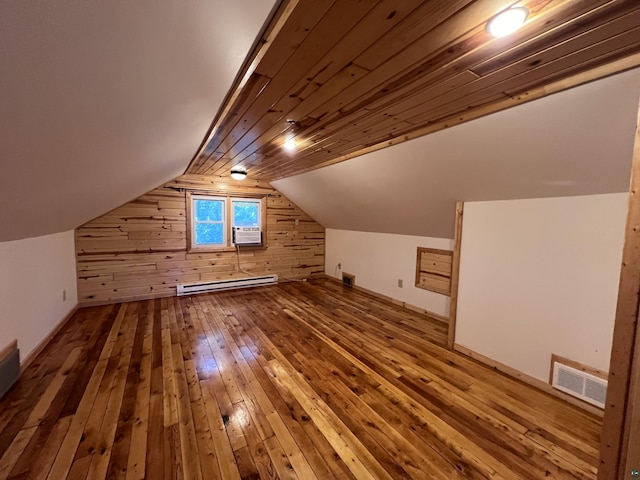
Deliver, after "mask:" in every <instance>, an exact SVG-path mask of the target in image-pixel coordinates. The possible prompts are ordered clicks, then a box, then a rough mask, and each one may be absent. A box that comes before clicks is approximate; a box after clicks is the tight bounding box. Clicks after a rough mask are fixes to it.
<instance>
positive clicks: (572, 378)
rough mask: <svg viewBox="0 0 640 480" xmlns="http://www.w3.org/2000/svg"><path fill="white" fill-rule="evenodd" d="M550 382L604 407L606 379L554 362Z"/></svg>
mask: <svg viewBox="0 0 640 480" xmlns="http://www.w3.org/2000/svg"><path fill="white" fill-rule="evenodd" d="M551 384H552V385H553V387H554V388H557V389H558V390H560V391H562V392H565V393H568V394H569V395H573V396H574V397H577V398H579V399H580V400H584V401H585V402H588V403H590V404H592V405H595V406H597V407H600V408H604V405H605V400H606V399H607V381H606V380H604V379H602V378H599V377H596V376H595V375H591V374H590V373H587V372H583V371H581V370H578V369H575V368H572V367H570V366H568V365H564V364H562V363H560V362H555V363H554V364H553V381H552V383H551Z"/></svg>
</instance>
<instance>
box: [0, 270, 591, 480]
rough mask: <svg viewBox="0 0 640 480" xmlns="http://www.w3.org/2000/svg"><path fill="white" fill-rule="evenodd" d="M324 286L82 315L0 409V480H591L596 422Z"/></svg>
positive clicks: (404, 314) (430, 330)
mask: <svg viewBox="0 0 640 480" xmlns="http://www.w3.org/2000/svg"><path fill="white" fill-rule="evenodd" d="M445 340H446V325H445V324H444V323H443V322H441V321H439V320H434V319H431V318H429V317H427V316H425V315H421V314H419V313H416V312H413V311H409V310H407V309H403V308H401V307H399V306H397V305H394V304H391V303H389V302H386V301H384V300H381V299H379V298H375V297H372V296H370V295H368V294H366V293H363V292H359V291H354V290H350V289H345V288H344V287H342V286H341V285H340V284H338V283H336V282H333V281H331V280H328V279H314V280H312V281H310V282H292V283H286V284H281V285H278V286H271V287H261V288H257V289H246V290H235V291H227V292H218V293H215V294H202V295H195V296H190V297H179V298H162V299H155V300H148V301H139V302H132V303H127V304H117V305H111V306H104V307H90V308H86V309H80V310H79V311H78V312H76V313H75V315H74V316H73V317H72V318H71V319H70V320H69V322H68V324H67V325H66V326H65V328H63V329H62V330H61V331H60V332H59V333H58V335H57V336H56V337H54V339H53V340H52V342H51V344H50V345H49V346H48V347H47V348H45V349H44V350H43V352H42V353H41V355H40V356H39V357H38V358H36V359H35V360H34V362H33V363H32V366H31V367H30V368H29V369H28V370H27V371H26V372H24V375H23V377H22V378H21V379H20V380H19V382H18V384H17V385H16V386H15V387H14V388H13V389H12V390H11V391H10V392H9V393H8V394H7V395H6V396H5V398H4V399H2V400H0V480H3V479H11V480H18V479H23V478H37V479H45V478H46V479H48V480H64V479H82V480H84V479H91V480H102V479H106V478H110V479H111V478H114V479H115V478H121V479H128V480H142V479H145V478H149V479H154V480H155V479H188V480H192V479H196V480H197V479H218V478H219V479H224V480H227V479H228V480H253V479H259V478H260V479H304V480H307V479H314V478H318V479H320V478H322V479H325V478H327V479H330V478H336V479H366V478H371V479H374V478H375V479H380V478H386V479H391V478H393V479H396V478H407V479H408V478H429V479H431V478H433V479H442V480H445V479H447V480H448V479H462V478H465V479H467V478H468V479H486V478H507V479H511V478H513V479H516V478H525V479H529V478H530V479H539V478H555V479H567V480H570V479H595V478H596V475H597V467H598V458H597V456H598V445H599V435H600V429H601V420H600V419H599V418H598V417H596V416H594V415H592V414H590V413H587V412H585V411H583V410H580V409H579V408H577V407H575V406H572V405H570V404H567V403H565V402H563V401H561V400H560V399H557V398H555V397H552V396H550V395H548V394H546V393H544V392H541V391H538V390H535V389H534V388H532V387H530V386H528V385H525V384H523V383H522V382H520V381H518V380H515V379H512V378H509V377H507V376H505V375H503V374H501V373H499V372H496V371H494V370H492V369H489V368H487V367H485V366H484V365H482V364H480V363H478V362H477V361H475V360H473V359H470V358H468V357H464V356H461V355H459V354H458V353H455V352H451V351H449V350H447V349H445V348H444V343H445Z"/></svg>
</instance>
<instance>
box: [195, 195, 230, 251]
mask: <svg viewBox="0 0 640 480" xmlns="http://www.w3.org/2000/svg"><path fill="white" fill-rule="evenodd" d="M196 200H214V201H220V202H222V222H199V221H197V220H196V214H195V211H196ZM227 212H228V203H227V197H220V196H213V195H191V218H190V219H189V220H190V223H191V225H189V228H190V229H191V248H192V249H194V250H197V249H219V248H226V247H227V246H228V244H227V242H228V238H227V237H228V236H227V230H228V228H227V222H228V220H227ZM198 223H212V224H214V223H222V243H221V244H218V243H204V244H197V243H196V228H195V227H196V225H197V224H198Z"/></svg>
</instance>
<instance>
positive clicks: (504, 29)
mask: <svg viewBox="0 0 640 480" xmlns="http://www.w3.org/2000/svg"><path fill="white" fill-rule="evenodd" d="M528 16H529V10H528V9H527V8H525V7H511V8H507V9H506V10H503V11H502V12H500V13H498V14H497V15H496V16H495V17H493V18H492V19H491V20H489V22H488V23H487V32H489V33H490V34H491V35H493V36H494V37H497V38H500V37H506V36H507V35H509V34H511V33H513V32H515V31H516V30H518V29H519V28H520V27H521V26H522V25H523V24H524V22H525V20H526V19H527V17H528Z"/></svg>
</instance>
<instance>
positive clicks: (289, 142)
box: [284, 137, 298, 152]
mask: <svg viewBox="0 0 640 480" xmlns="http://www.w3.org/2000/svg"><path fill="white" fill-rule="evenodd" d="M297 146H298V144H297V143H296V140H295V139H294V138H293V137H291V138H290V139H289V140H287V141H286V142H284V148H285V149H286V150H289V151H290V152H293V151H294V150H295V149H296V147H297Z"/></svg>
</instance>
